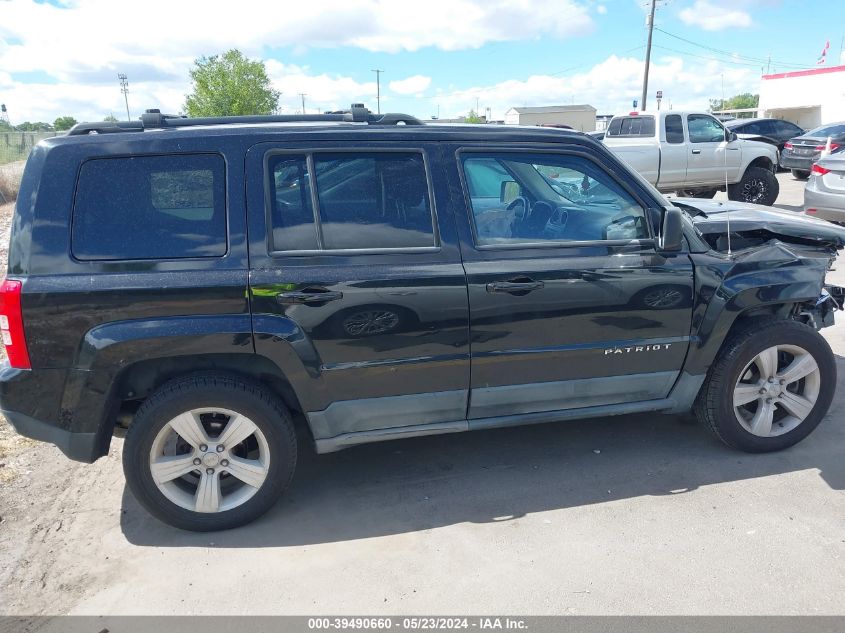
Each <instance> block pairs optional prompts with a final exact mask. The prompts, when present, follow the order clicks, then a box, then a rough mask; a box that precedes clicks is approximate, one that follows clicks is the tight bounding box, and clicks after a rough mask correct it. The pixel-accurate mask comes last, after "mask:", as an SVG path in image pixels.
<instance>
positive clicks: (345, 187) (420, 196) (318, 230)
mask: <svg viewBox="0 0 845 633" xmlns="http://www.w3.org/2000/svg"><path fill="white" fill-rule="evenodd" d="M310 164H311V169H312V170H313V173H309V160H308V158H307V157H305V156H296V157H294V156H289V155H279V156H273V157H271V159H270V165H271V167H272V171H271V173H272V177H273V182H272V183H271V186H272V189H273V196H272V199H271V201H270V204H271V210H272V213H271V223H272V227H271V228H272V235H273V241H272V250H274V251H301V250H305V251H308V250H343V249H355V250H361V249H363V250H379V249H396V248H398V249H403V248H419V247H432V246H436V245H437V239H436V234H435V231H434V217H433V214H432V211H431V201H430V200H429V194H428V178H427V176H426V169H425V163H424V161H423V156H422V154H420V153H410V152H408V153H406V152H373V153H354V154H352V153H348V152H344V153H315V154H313V155H312V156H311V158H310ZM312 187H313V188H314V190H315V193H316V195H315V196H313V197H312V195H311V188H312ZM314 198H316V204H317V209H318V211H317V213H316V214H315V213H314V209H313V206H312V200H314Z"/></svg>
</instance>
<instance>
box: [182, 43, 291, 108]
mask: <svg viewBox="0 0 845 633" xmlns="http://www.w3.org/2000/svg"><path fill="white" fill-rule="evenodd" d="M191 87H192V91H191V94H189V95H186V96H185V112H186V113H187V114H188V116H191V117H201V116H233V115H240V114H271V113H272V112H273V111H274V110H275V109H276V107H277V106H278V104H279V92H278V91H276V90H274V89H273V86H272V84H271V83H270V78H269V77H268V76H267V69H266V68H265V67H264V62H262V61H258V60H251V59H248V58H247V57H244V55H243V53H241V52H240V51H239V50H237V49H232V50H230V51H228V52H226V53H224V54H223V55H222V56H221V55H213V56H212V57H200V58H199V59H198V60H196V61H195V62H194V67H193V68H192V69H191Z"/></svg>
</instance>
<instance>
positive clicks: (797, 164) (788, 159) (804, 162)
mask: <svg viewBox="0 0 845 633" xmlns="http://www.w3.org/2000/svg"><path fill="white" fill-rule="evenodd" d="M817 159H818V157H817V156H816V157H813V156H801V157H799V156H792V155H788V154H784V153H781V155H780V161H779V164H780V166H781V167H783V168H784V169H800V170H801V171H810V170H811V169H812V168H813V163H814V162H816V160H817Z"/></svg>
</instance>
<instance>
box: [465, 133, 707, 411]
mask: <svg viewBox="0 0 845 633" xmlns="http://www.w3.org/2000/svg"><path fill="white" fill-rule="evenodd" d="M457 150H458V151H457V161H456V162H457V165H456V166H457V171H458V173H459V176H460V178H461V184H462V187H463V191H464V194H465V203H464V206H465V209H466V213H467V218H468V219H469V222H467V223H466V226H467V230H466V231H465V234H463V235H462V242H461V245H462V250H463V256H464V266H465V268H466V272H467V280H468V288H469V302H470V322H471V334H472V382H471V398H470V402H471V405H470V410H469V417H470V418H484V417H491V416H502V415H512V414H522V413H533V412H540V411H551V410H560V409H573V408H581V407H589V406H596V405H608V404H617V403H622V402H633V401H647V400H655V399H660V398H664V397H665V396H666V395H667V394H668V393H669V390H670V389H671V387H672V385H673V383H674V381H675V379H676V378H677V376H678V372H679V370H680V368H681V365H682V363H683V359H684V356H685V353H686V350H687V345H688V341H689V329H690V318H691V306H692V281H693V276H692V265H691V262H690V260H689V257H688V256H687V255H685V254H667V255H664V254H661V253H658V252H657V251H656V250H655V247H654V240H653V239H652V231H651V228H650V226H649V221H648V219H647V217H646V216H647V210H646V208H645V204H644V202H643V200H644V199H643V198H641V197H640V195H639V194H638V193H637V192H636V191H635V190H633V189H631V188H629V187H628V186H626V185H625V184H624V183H623V182H622V181H620V180H619V179H618V178H617V177H616V176H615V175H614V170H618V165H617V164H615V163H614V164H606V163H605V162H603V160H607V159H604V158H603V157H599V158H597V157H595V156H594V155H591V154H587V153H585V152H584V151H583V148H580V149H579V148H578V147H575V146H573V147H572V148H571V150H569V151H566V150H550V149H527V148H525V149H517V148H503V149H501V150H498V151H491V150H482V149H476V148H473V147H461V148H457Z"/></svg>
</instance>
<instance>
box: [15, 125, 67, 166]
mask: <svg viewBox="0 0 845 633" xmlns="http://www.w3.org/2000/svg"><path fill="white" fill-rule="evenodd" d="M60 134H64V132H10V131H5V130H3V131H0V165H5V164H6V163H14V162H16V161H19V160H26V159H27V157H28V156H29V153H30V152H31V151H32V148H33V147H35V146H36V145H37V144H38V142H39V141H41V140H43V139H45V138H50V137H52V136H59V135H60Z"/></svg>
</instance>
